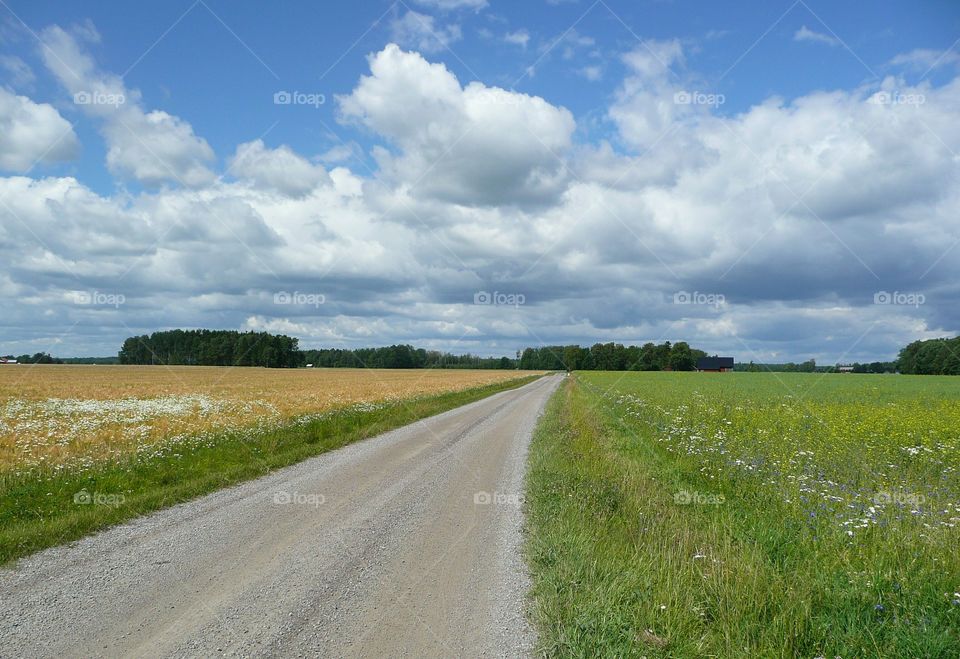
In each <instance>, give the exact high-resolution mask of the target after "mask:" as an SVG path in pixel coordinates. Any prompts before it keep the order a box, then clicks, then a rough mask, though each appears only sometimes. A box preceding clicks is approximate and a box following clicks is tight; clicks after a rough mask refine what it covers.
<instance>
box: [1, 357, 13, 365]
mask: <svg viewBox="0 0 960 659" xmlns="http://www.w3.org/2000/svg"><path fill="white" fill-rule="evenodd" d="M16 363H17V360H16V359H7V358H6V357H0V364H16Z"/></svg>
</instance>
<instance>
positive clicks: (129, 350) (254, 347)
mask: <svg viewBox="0 0 960 659" xmlns="http://www.w3.org/2000/svg"><path fill="white" fill-rule="evenodd" d="M298 343H299V342H298V339H295V338H293V337H289V336H286V335H283V334H269V333H267V332H237V331H234V330H179V329H178V330H169V331H165V332H154V333H153V334H150V335H149V336H148V335H146V334H144V335H143V336H132V337H130V338H129V339H127V340H126V341H124V342H123V346H122V347H121V348H120V354H119V358H120V363H121V364H140V365H149V364H166V365H168V366H173V365H196V366H265V367H269V368H294V367H296V366H299V365H300V363H301V359H302V355H301V353H300V350H299V345H298Z"/></svg>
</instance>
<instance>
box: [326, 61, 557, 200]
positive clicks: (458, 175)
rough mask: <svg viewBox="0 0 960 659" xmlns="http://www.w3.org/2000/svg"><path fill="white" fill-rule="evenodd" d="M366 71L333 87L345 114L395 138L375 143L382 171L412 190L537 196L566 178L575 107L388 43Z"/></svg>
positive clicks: (473, 196) (454, 196)
mask: <svg viewBox="0 0 960 659" xmlns="http://www.w3.org/2000/svg"><path fill="white" fill-rule="evenodd" d="M370 69H371V75H369V76H364V77H363V78H361V80H360V82H359V84H358V85H357V87H356V88H355V89H354V90H353V93H351V94H350V95H349V96H343V97H339V99H338V100H339V102H340V109H341V114H342V116H343V118H344V119H345V120H348V121H356V122H359V123H362V124H363V125H365V126H367V127H369V128H371V129H373V130H375V131H376V132H377V133H379V134H380V135H382V136H383V137H385V138H386V139H387V140H389V142H390V143H391V144H392V145H394V146H396V147H397V148H399V150H400V153H399V155H394V154H392V153H390V152H387V151H385V150H380V151H379V152H378V153H377V157H378V160H379V162H380V165H381V168H382V170H383V172H384V174H385V175H386V176H387V177H388V179H390V180H393V181H394V182H396V183H399V184H402V185H405V186H411V187H412V188H413V194H414V195H416V196H424V197H427V198H433V199H439V200H446V201H450V202H454V203H460V204H467V205H488V204H493V205H498V204H510V203H536V202H542V201H544V200H547V199H550V198H553V197H554V196H555V195H556V194H558V193H559V192H560V191H561V190H562V187H563V184H564V183H563V182H564V178H565V176H564V173H563V167H562V165H563V162H562V156H563V154H564V152H565V151H566V149H568V148H569V146H570V144H571V135H572V133H573V130H574V127H575V124H574V120H573V117H572V115H571V114H570V113H569V112H568V111H567V110H565V109H563V108H557V107H554V106H552V105H550V104H549V103H547V102H546V101H544V100H543V99H542V98H539V97H536V96H528V95H526V94H520V93H516V92H509V91H506V90H503V89H500V88H498V87H487V86H485V85H483V84H482V83H479V82H472V83H470V84H469V85H467V86H466V87H461V86H460V83H459V82H458V80H457V78H456V77H455V76H454V75H453V74H452V73H450V71H448V70H447V68H446V67H445V66H443V65H442V64H431V63H429V62H427V61H426V60H424V59H423V57H421V56H420V55H419V54H417V53H410V52H404V51H402V50H401V49H400V48H398V47H397V46H396V45H392V44H391V45H389V46H387V47H386V48H385V49H384V50H382V51H381V52H379V53H377V54H375V55H372V56H371V57H370Z"/></svg>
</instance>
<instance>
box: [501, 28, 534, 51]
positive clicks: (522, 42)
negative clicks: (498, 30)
mask: <svg viewBox="0 0 960 659" xmlns="http://www.w3.org/2000/svg"><path fill="white" fill-rule="evenodd" d="M503 40H504V41H506V42H507V43H510V44H513V45H515V46H520V47H521V48H524V49H526V47H527V43H528V42H529V41H530V33H529V32H527V31H526V30H516V31H515V32H507V33H506V34H505V35H503Z"/></svg>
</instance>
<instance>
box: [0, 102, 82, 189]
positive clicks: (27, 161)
mask: <svg viewBox="0 0 960 659" xmlns="http://www.w3.org/2000/svg"><path fill="white" fill-rule="evenodd" d="M79 149H80V142H79V141H78V140H77V136H76V134H75V133H74V132H73V127H72V126H71V125H70V123H69V122H68V121H67V120H66V119H64V118H63V117H61V116H60V113H59V112H57V111H56V110H55V109H54V108H53V106H51V105H48V104H46V103H34V102H33V101H31V100H30V99H29V98H27V97H26V96H17V95H16V94H13V93H11V92H9V91H7V90H6V89H3V88H2V87H0V169H5V170H8V171H15V172H23V171H26V170H28V169H30V168H31V167H33V166H34V165H35V164H38V163H44V164H47V163H52V162H57V161H62V160H69V159H72V158H74V157H75V156H76V155H77V152H78V151H79Z"/></svg>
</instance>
